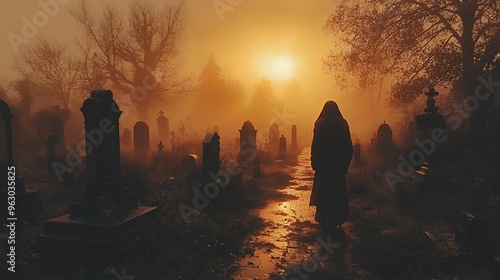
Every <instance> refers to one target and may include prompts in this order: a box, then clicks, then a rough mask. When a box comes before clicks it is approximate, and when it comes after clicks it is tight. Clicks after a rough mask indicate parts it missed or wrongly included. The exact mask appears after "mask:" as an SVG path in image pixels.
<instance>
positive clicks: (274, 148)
mask: <svg viewBox="0 0 500 280" xmlns="http://www.w3.org/2000/svg"><path fill="white" fill-rule="evenodd" d="M279 139H280V128H279V126H278V125H277V124H276V123H273V124H272V125H271V127H270V128H269V148H270V152H271V155H277V154H279V146H280V143H279V141H280V140H279Z"/></svg>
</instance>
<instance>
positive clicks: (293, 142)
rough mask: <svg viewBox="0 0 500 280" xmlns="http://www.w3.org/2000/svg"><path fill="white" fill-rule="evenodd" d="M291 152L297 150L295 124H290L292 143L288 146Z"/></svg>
mask: <svg viewBox="0 0 500 280" xmlns="http://www.w3.org/2000/svg"><path fill="white" fill-rule="evenodd" d="M290 148H291V150H292V151H293V152H296V151H297V126H296V125H292V143H291V146H290Z"/></svg>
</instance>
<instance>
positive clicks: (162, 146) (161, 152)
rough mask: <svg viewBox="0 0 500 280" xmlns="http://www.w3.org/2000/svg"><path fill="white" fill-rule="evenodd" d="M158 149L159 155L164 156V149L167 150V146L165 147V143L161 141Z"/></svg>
mask: <svg viewBox="0 0 500 280" xmlns="http://www.w3.org/2000/svg"><path fill="white" fill-rule="evenodd" d="M156 147H158V153H159V154H163V148H165V146H164V145H163V143H162V142H161V141H160V144H158V145H157V146H156Z"/></svg>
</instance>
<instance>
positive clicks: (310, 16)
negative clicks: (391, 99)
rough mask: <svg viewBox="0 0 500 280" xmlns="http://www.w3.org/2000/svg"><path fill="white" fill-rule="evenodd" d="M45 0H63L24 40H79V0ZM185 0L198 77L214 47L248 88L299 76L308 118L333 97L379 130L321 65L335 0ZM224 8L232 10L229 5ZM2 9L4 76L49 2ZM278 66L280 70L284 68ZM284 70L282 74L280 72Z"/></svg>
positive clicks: (187, 60)
mask: <svg viewBox="0 0 500 280" xmlns="http://www.w3.org/2000/svg"><path fill="white" fill-rule="evenodd" d="M40 1H41V2H43V3H48V2H52V3H58V6H59V8H60V10H59V11H58V12H56V13H54V14H53V15H49V17H48V20H47V24H46V25H42V26H40V27H39V28H38V33H37V34H36V36H34V37H33V38H30V39H28V42H27V43H26V44H24V43H23V44H21V45H20V47H22V46H24V45H27V44H30V43H34V42H36V40H37V39H39V38H42V37H43V38H49V39H50V40H54V41H58V42H60V43H65V44H68V45H71V44H74V42H75V40H76V38H77V36H78V34H79V33H78V32H79V31H78V30H79V29H78V27H77V25H76V23H75V22H74V20H73V19H72V18H71V16H70V15H69V14H68V12H67V11H66V9H71V8H74V7H75V6H76V5H77V3H78V1H77V0H40ZM56 1H57V2H56ZM88 2H89V3H91V5H93V7H95V8H96V10H98V9H99V8H100V7H102V5H103V2H105V3H108V4H111V5H114V6H118V7H120V8H123V10H126V8H127V6H128V5H129V3H130V2H131V1H130V0H126V1H110V0H108V1H98V0H90V1H88ZM59 3H60V4H59ZM155 3H163V2H159V1H157V2H155ZM186 3H187V22H188V27H187V32H186V42H185V44H184V49H183V50H184V54H183V61H184V65H185V71H186V74H188V75H190V76H192V77H194V78H196V77H197V76H198V75H199V73H200V71H201V69H202V67H203V66H204V65H205V63H206V62H207V60H208V57H209V55H210V54H213V55H214V57H215V58H216V61H217V63H218V64H219V65H220V66H221V68H222V69H223V70H224V71H227V72H228V73H230V74H231V75H232V76H233V77H235V78H236V79H238V80H241V81H242V82H243V83H244V84H245V86H246V91H247V93H251V92H252V90H253V85H254V84H255V83H256V82H258V81H259V80H260V79H261V78H262V77H263V76H264V75H267V77H269V78H271V79H273V80H274V81H273V82H274V86H275V91H276V93H277V95H278V96H279V94H280V92H281V86H283V85H284V84H286V83H288V82H289V81H290V80H292V79H294V80H296V81H297V82H298V83H299V84H300V85H301V87H302V88H303V90H304V91H305V92H306V94H307V100H308V101H309V104H304V106H306V107H307V108H310V111H311V114H310V115H309V116H307V119H310V120H311V121H313V120H314V119H315V118H316V117H317V115H318V113H319V111H320V109H321V107H322V106H323V103H324V102H325V101H326V100H328V99H334V100H336V101H338V102H339V104H340V106H341V109H342V111H343V112H344V115H345V116H346V118H348V120H349V118H351V119H352V120H353V122H354V123H357V124H354V128H353V130H358V131H359V132H358V133H356V134H358V135H362V137H363V138H365V137H366V136H369V135H371V134H372V133H373V132H372V131H371V129H369V128H371V127H372V126H374V125H375V124H376V123H379V122H380V123H381V122H382V121H383V120H384V119H386V117H384V116H383V115H377V117H376V118H373V117H369V118H367V119H365V120H363V119H361V121H356V120H357V119H360V118H363V116H364V115H365V114H366V112H367V111H366V109H364V110H360V107H359V106H360V102H359V101H355V100H349V99H347V98H346V96H345V95H343V94H342V91H341V90H340V89H339V88H338V87H336V86H335V81H334V80H333V79H332V77H331V76H328V75H327V74H325V72H324V69H323V68H322V62H321V60H322V59H323V58H325V56H326V53H327V52H328V51H329V50H330V49H331V48H332V47H333V44H332V40H333V37H332V36H331V35H330V36H327V35H326V34H325V33H324V31H323V26H324V23H325V22H326V20H327V18H328V16H329V15H330V14H331V12H332V11H333V10H334V8H335V1H331V0H316V1H314V2H313V3H310V2H309V1H307V2H306V1H293V2H292V1H287V0H219V1H212V0H209V1H205V0H203V1H201V0H187V1H186ZM221 3H222V4H221ZM231 3H232V4H233V6H231ZM214 4H219V6H218V7H219V8H220V9H221V10H219V11H218V10H217V9H216V8H215V7H214ZM221 7H222V8H221ZM223 8H227V10H225V11H223V10H222V9H223ZM0 9H1V10H2V11H4V15H3V17H2V21H3V22H2V25H0V34H1V35H2V37H1V38H3V39H2V40H0V49H1V50H2V52H0V61H1V62H2V65H3V67H2V69H1V70H0V82H5V81H8V80H9V79H12V78H13V77H15V74H14V73H13V72H12V70H11V66H12V64H13V63H14V61H15V56H16V53H15V48H14V47H13V46H12V44H11V43H10V42H9V37H8V35H9V33H12V32H13V33H16V34H22V28H23V25H24V24H25V23H24V21H23V18H24V19H28V20H30V21H31V22H33V16H34V15H36V14H37V13H40V11H43V9H42V7H41V6H40V4H39V3H38V1H15V2H14V1H2V2H1V3H0ZM42 20H43V18H42ZM277 64H278V65H277ZM279 64H281V65H282V66H279ZM288 64H290V65H291V68H292V70H290V71H289V72H290V73H288V74H286V75H284V74H283V73H284V72H283V71H285V70H284V69H283V65H288ZM280 67H281V69H282V70H279V69H280ZM277 69H278V70H277ZM280 71H281V74H280ZM285 72H288V71H285ZM280 75H281V76H283V77H281V80H278V78H280ZM284 76H286V77H284ZM381 106H382V107H383V104H372V106H371V107H373V108H375V107H381ZM377 110H378V109H376V110H375V111H374V112H377ZM368 120H369V121H368ZM374 129H376V128H374Z"/></svg>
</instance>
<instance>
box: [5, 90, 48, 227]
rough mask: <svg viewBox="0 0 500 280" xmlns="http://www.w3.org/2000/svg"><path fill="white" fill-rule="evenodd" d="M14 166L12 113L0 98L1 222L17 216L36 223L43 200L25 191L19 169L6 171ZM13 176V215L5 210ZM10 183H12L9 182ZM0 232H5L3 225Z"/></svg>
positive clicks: (41, 213) (18, 218)
mask: <svg viewBox="0 0 500 280" xmlns="http://www.w3.org/2000/svg"><path fill="white" fill-rule="evenodd" d="M11 166H14V168H15V164H14V156H13V149H12V115H11V112H10V108H9V106H8V105H7V103H6V102H5V101H3V100H1V99H0V184H1V185H0V186H1V187H0V200H1V202H0V207H2V210H1V211H0V213H1V214H0V218H1V219H2V221H3V222H6V221H7V218H8V217H10V218H17V220H22V221H25V222H27V223H30V224H37V223H38V222H39V221H40V220H41V217H42V216H43V200H42V197H41V195H40V193H39V192H35V191H27V190H26V189H25V186H24V181H23V177H21V176H19V170H15V171H14V172H15V176H12V175H13V174H12V173H9V172H8V168H9V167H11ZM10 176H11V177H15V179H14V181H13V182H14V186H15V198H16V200H15V201H16V205H15V211H14V212H13V214H14V215H9V213H8V212H7V206H8V205H7V197H8V195H9V189H8V184H9V183H10V182H12V181H9V180H8V178H9V177H10ZM10 184H11V185H12V183H10ZM0 232H5V228H4V227H3V223H2V228H1V230H0Z"/></svg>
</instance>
